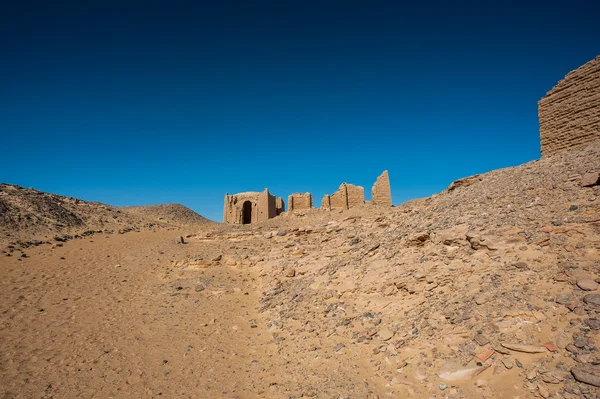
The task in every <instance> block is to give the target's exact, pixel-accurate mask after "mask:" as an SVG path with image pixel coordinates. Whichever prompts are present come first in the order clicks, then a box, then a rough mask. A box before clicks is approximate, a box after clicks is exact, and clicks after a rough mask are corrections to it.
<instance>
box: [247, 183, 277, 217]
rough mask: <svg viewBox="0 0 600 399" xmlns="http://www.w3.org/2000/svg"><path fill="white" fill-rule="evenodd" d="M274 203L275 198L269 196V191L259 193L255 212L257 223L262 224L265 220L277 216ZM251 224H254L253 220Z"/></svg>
mask: <svg viewBox="0 0 600 399" xmlns="http://www.w3.org/2000/svg"><path fill="white" fill-rule="evenodd" d="M275 202H276V198H275V196H274V195H271V194H269V190H267V189H266V188H265V191H263V192H262V193H260V195H259V196H258V201H257V212H255V213H256V214H257V215H256V221H257V222H264V221H265V220H268V219H270V218H274V217H275V216H277V209H276V204H275ZM252 216H253V218H254V213H253V214H252ZM252 223H254V220H253V221H252Z"/></svg>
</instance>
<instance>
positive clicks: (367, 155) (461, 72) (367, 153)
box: [0, 0, 600, 221]
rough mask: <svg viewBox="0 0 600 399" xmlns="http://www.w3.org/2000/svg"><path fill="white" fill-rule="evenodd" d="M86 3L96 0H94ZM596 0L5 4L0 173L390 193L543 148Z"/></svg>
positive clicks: (599, 37)
mask: <svg viewBox="0 0 600 399" xmlns="http://www.w3.org/2000/svg"><path fill="white" fill-rule="evenodd" d="M83 3H85V4H83ZM599 8H600V6H599V5H598V2H597V1H568V2H567V1H560V2H553V1H545V2H543V3H541V2H540V3H534V2H525V1H518V2H517V1H500V2H492V1H474V2H468V3H467V2H449V1H446V0H443V1H418V2H410V3H408V2H403V1H390V2H378V1H361V2H353V1H323V0H322V1H319V2H312V1H296V2H291V1H289V2H288V1H276V2H275V1H273V2H250V1H240V2H230V1H212V2H204V1H190V2H178V1H161V2H157V1H144V2H133V1H127V0H122V1H118V2H113V1H107V0H103V1H86V2H75V1H73V2H71V4H69V3H63V2H61V1H40V2H29V1H26V0H24V1H21V0H19V1H11V2H9V1H4V2H0V143H1V144H0V181H2V182H6V183H12V184H18V185H21V186H24V187H34V188H36V189H39V190H43V191H49V192H53V193H57V194H62V195H68V196H73V197H78V198H82V199H86V200H91V201H101V202H105V203H109V204H112V205H144V204H155V203H171V202H177V203H181V204H184V205H186V206H188V207H190V208H192V209H193V210H195V211H196V212H198V213H200V214H202V215H204V216H206V217H209V218H211V219H213V220H217V221H221V220H222V211H223V209H222V208H223V196H224V194H225V193H226V192H229V193H236V192H242V191H262V190H263V189H264V188H265V187H268V188H269V190H270V191H271V192H272V193H273V194H275V195H277V196H283V197H284V199H285V200H286V202H287V196H288V195H289V194H291V193H293V192H306V191H309V192H311V193H312V194H313V198H314V202H315V204H319V205H320V202H321V198H322V196H323V194H326V193H329V194H331V193H333V192H334V191H335V190H337V188H338V186H339V185H340V184H341V183H342V182H348V183H353V184H358V185H362V186H364V187H365V194H366V197H367V199H370V196H371V193H370V190H371V185H372V184H373V182H374V181H375V178H376V177H377V176H378V175H379V174H380V173H381V171H383V170H384V169H388V170H389V172H390V180H391V183H392V194H393V202H394V204H399V203H401V202H404V201H406V200H408V199H411V198H416V197H424V196H428V195H431V194H433V193H436V192H439V191H441V190H443V189H444V188H446V187H447V186H448V185H449V184H450V182H452V180H454V179H457V178H460V177H464V176H468V175H472V174H476V173H482V172H487V171H490V170H492V169H496V168H501V167H507V166H514V165H518V164H521V163H525V162H528V161H531V160H533V159H537V158H539V153H540V152H539V151H540V148H539V126H538V122H537V101H538V100H539V99H540V98H541V97H543V96H544V94H545V93H546V92H547V91H549V90H550V89H551V88H552V86H553V85H555V84H556V83H557V81H558V80H560V79H562V78H563V77H564V75H565V74H567V73H568V72H569V71H571V70H573V69H575V68H577V67H578V66H580V65H582V64H584V63H585V62H587V61H589V60H591V59H593V58H594V57H595V56H596V55H598V54H600V23H599V20H598V15H599V14H600V13H599Z"/></svg>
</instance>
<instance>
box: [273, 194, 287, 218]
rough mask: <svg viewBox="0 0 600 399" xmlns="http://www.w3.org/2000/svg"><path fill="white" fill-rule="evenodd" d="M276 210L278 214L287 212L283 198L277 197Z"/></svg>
mask: <svg viewBox="0 0 600 399" xmlns="http://www.w3.org/2000/svg"><path fill="white" fill-rule="evenodd" d="M275 210H276V211H277V212H276V213H277V215H281V214H282V213H283V212H285V202H283V198H281V197H277V200H276V201H275Z"/></svg>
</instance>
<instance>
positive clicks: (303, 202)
mask: <svg viewBox="0 0 600 399" xmlns="http://www.w3.org/2000/svg"><path fill="white" fill-rule="evenodd" d="M312 206H313V203H312V195H311V194H310V193H304V194H300V193H295V194H292V195H290V196H289V197H288V209H289V210H290V211H294V210H298V209H310V208H312Z"/></svg>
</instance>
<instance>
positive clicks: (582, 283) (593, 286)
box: [577, 277, 598, 291]
mask: <svg viewBox="0 0 600 399" xmlns="http://www.w3.org/2000/svg"><path fill="white" fill-rule="evenodd" d="M577 286H578V287H579V288H581V289H582V290H584V291H595V290H597V289H598V283H597V282H595V281H594V280H592V279H591V278H589V277H585V278H580V279H578V280H577Z"/></svg>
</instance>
